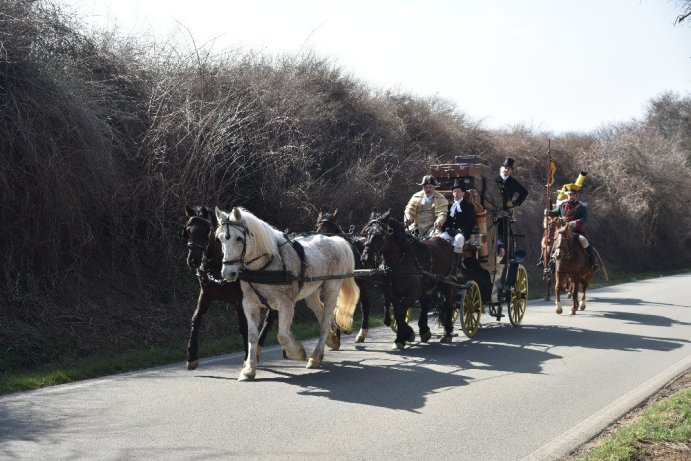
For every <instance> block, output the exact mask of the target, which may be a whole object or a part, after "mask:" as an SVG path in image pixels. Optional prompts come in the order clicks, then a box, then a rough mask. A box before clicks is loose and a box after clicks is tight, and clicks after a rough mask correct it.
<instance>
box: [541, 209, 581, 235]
mask: <svg viewBox="0 0 691 461" xmlns="http://www.w3.org/2000/svg"><path fill="white" fill-rule="evenodd" d="M549 215H550V216H561V217H562V218H564V221H566V222H567V223H571V222H572V223H574V225H573V230H574V231H575V232H578V233H579V234H583V235H586V231H585V223H587V222H588V207H586V205H585V204H584V203H581V202H562V203H560V204H559V205H557V206H556V207H555V208H554V209H553V210H552V211H551V212H550V213H549Z"/></svg>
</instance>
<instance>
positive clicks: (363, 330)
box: [315, 208, 391, 343]
mask: <svg viewBox="0 0 691 461" xmlns="http://www.w3.org/2000/svg"><path fill="white" fill-rule="evenodd" d="M337 217H338V208H337V209H336V210H335V211H334V212H333V213H328V212H327V213H324V212H320V213H319V216H318V217H317V224H316V227H315V230H316V232H317V233H319V234H325V235H338V236H340V237H343V238H344V239H346V240H347V241H348V243H350V248H351V249H352V250H353V256H354V257H355V269H374V268H376V267H377V265H378V263H377V262H372V263H367V264H365V263H363V262H362V252H363V251H364V249H365V240H366V239H365V238H364V237H361V236H358V235H356V234H353V233H352V232H348V233H346V232H345V231H344V230H343V229H342V228H341V226H340V225H339V224H338V222H337ZM355 283H357V285H358V287H359V288H360V309H361V311H362V324H361V326H360V331H359V332H358V334H357V336H356V337H355V342H356V343H362V342H365V339H367V333H368V331H369V315H370V306H371V304H370V299H369V295H368V290H369V288H370V287H373V286H375V285H381V281H373V280H368V279H365V278H356V279H355ZM390 305H391V303H390V302H389V300H388V299H387V298H386V296H384V324H385V325H387V326H390V325H391V319H390ZM336 335H337V336H338V337H339V338H340V330H338V329H337V330H336Z"/></svg>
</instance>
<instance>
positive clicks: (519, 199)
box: [496, 157, 528, 210]
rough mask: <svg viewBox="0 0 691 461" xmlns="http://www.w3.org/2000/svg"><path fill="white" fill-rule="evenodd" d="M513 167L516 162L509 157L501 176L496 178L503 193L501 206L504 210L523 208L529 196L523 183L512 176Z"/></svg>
mask: <svg viewBox="0 0 691 461" xmlns="http://www.w3.org/2000/svg"><path fill="white" fill-rule="evenodd" d="M513 165H514V160H513V159H512V158H509V157H507V158H506V159H505V160H504V163H502V164H501V168H500V169H499V175H498V176H497V178H496V181H497V185H498V186H499V191H500V192H501V206H502V208H503V209H504V210H508V209H509V208H513V207H517V206H521V203H523V201H524V200H525V198H526V197H527V196H528V190H527V189H526V188H525V187H523V186H521V183H519V182H518V181H517V180H516V178H514V177H513V176H511V174H512V173H513ZM516 194H518V195H516Z"/></svg>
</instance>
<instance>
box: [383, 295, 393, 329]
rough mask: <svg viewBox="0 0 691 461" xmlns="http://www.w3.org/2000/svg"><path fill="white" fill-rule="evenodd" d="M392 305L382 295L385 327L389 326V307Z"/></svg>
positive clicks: (386, 297) (387, 298)
mask: <svg viewBox="0 0 691 461" xmlns="http://www.w3.org/2000/svg"><path fill="white" fill-rule="evenodd" d="M392 305H393V303H392V302H391V300H389V297H388V296H386V295H384V325H386V326H387V327H390V326H391V307H392Z"/></svg>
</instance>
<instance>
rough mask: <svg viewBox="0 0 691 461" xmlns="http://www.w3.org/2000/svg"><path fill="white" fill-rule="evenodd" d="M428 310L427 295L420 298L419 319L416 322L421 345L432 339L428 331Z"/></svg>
mask: <svg viewBox="0 0 691 461" xmlns="http://www.w3.org/2000/svg"><path fill="white" fill-rule="evenodd" d="M429 308H430V300H429V297H428V296H427V295H422V297H421V298H420V319H419V320H418V321H417V326H418V328H419V329H420V341H422V342H423V343H426V342H428V341H429V340H430V339H432V331H431V330H430V329H429V325H428V323H427V321H428V315H427V314H428V313H429Z"/></svg>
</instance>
